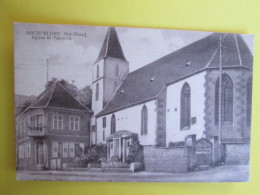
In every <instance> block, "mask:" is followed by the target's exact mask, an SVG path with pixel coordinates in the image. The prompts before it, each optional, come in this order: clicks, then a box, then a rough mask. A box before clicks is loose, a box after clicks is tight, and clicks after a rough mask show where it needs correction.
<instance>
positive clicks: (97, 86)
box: [96, 83, 99, 100]
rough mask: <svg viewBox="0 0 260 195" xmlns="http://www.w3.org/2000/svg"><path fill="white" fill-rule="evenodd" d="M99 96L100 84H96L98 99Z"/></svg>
mask: <svg viewBox="0 0 260 195" xmlns="http://www.w3.org/2000/svg"><path fill="white" fill-rule="evenodd" d="M98 98H99V84H98V83H97V84H96V100H98Z"/></svg>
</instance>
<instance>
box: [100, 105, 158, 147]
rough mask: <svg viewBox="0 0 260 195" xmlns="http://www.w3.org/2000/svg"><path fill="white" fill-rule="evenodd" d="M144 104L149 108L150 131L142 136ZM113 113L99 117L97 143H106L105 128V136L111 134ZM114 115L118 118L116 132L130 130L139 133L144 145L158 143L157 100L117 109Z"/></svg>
mask: <svg viewBox="0 0 260 195" xmlns="http://www.w3.org/2000/svg"><path fill="white" fill-rule="evenodd" d="M144 105H146V107H147V110H148V133H147V135H142V136H141V111H142V108H143V106H144ZM112 114H113V113H111V114H108V115H105V116H101V117H98V118H97V143H105V140H103V130H105V138H106V137H108V136H109V135H110V134H111V117H112ZM114 115H115V118H116V132H117V131H121V130H128V131H131V132H133V133H137V134H138V137H139V141H140V143H141V144H142V145H155V144H156V128H157V122H156V121H157V120H156V118H157V113H156V101H155V100H152V101H149V102H146V103H145V104H139V105H136V106H132V107H129V108H126V109H123V110H120V111H117V112H115V113H114ZM103 117H106V128H103Z"/></svg>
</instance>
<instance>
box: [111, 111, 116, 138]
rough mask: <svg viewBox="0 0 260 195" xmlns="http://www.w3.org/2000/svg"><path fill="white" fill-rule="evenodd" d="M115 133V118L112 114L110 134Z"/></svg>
mask: <svg viewBox="0 0 260 195" xmlns="http://www.w3.org/2000/svg"><path fill="white" fill-rule="evenodd" d="M115 132H116V117H115V115H114V114H113V115H112V117H111V134H113V133H115Z"/></svg>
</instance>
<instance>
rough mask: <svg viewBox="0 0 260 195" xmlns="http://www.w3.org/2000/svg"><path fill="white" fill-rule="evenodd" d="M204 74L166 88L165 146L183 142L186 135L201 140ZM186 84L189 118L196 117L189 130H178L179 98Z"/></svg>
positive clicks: (203, 121)
mask: <svg viewBox="0 0 260 195" xmlns="http://www.w3.org/2000/svg"><path fill="white" fill-rule="evenodd" d="M205 74H206V73H205V72H202V73H199V74H196V75H194V76H191V77H189V78H187V79H184V80H181V81H179V82H177V83H174V84H172V85H169V86H168V87H167V92H166V93H167V94H166V102H167V106H166V144H167V145H169V143H170V142H179V141H184V139H185V137H186V136H187V135H191V134H195V135H196V137H197V139H199V138H201V137H202V135H203V131H204V130H205V129H204V123H205V120H204V107H205V106H204V103H205V97H204V94H205V87H204V83H205ZM185 82H187V83H188V84H189V85H190V89H191V117H196V123H195V124H192V123H191V127H190V129H189V130H180V96H181V88H182V86H183V84H184V83H185Z"/></svg>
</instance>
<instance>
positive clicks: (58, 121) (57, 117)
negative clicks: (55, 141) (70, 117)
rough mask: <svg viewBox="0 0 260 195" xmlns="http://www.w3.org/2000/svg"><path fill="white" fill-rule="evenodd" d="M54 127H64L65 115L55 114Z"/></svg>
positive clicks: (59, 128)
mask: <svg viewBox="0 0 260 195" xmlns="http://www.w3.org/2000/svg"><path fill="white" fill-rule="evenodd" d="M53 129H57V130H62V129H63V116H62V115H57V114H55V115H53Z"/></svg>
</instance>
